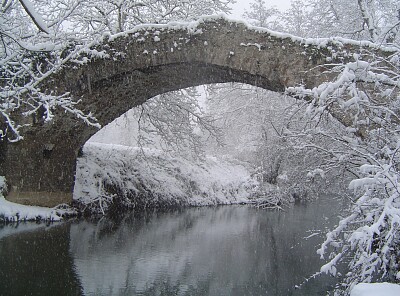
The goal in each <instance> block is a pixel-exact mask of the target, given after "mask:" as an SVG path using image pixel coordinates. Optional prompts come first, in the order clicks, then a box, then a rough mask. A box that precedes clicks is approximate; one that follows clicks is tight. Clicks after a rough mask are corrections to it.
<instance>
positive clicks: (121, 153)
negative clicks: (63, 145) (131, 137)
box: [74, 142, 255, 214]
mask: <svg viewBox="0 0 400 296" xmlns="http://www.w3.org/2000/svg"><path fill="white" fill-rule="evenodd" d="M249 175H250V174H249V172H248V171H247V170H246V169H245V168H244V167H243V166H241V165H232V164H230V163H228V162H226V161H222V160H218V159H216V158H214V157H206V159H205V160H204V161H202V162H193V161H188V160H186V159H184V158H181V157H178V156H175V157H172V156H171V155H169V154H167V153H165V152H162V151H160V150H155V149H150V148H138V147H127V146H121V145H112V144H100V143H93V142H89V143H87V144H86V145H85V147H84V149H83V156H82V157H81V158H79V159H78V163H77V173H76V182H75V189H74V200H75V202H76V204H77V205H78V206H79V207H81V208H82V209H84V210H87V211H89V212H92V213H93V212H94V213H101V214H104V213H106V212H108V211H110V210H118V209H120V208H121V207H122V208H146V207H171V206H179V205H189V206H203V205H219V204H235V203H236V204H237V203H247V202H248V201H249V198H250V196H251V193H252V189H253V188H254V187H255V184H254V182H253V181H251V180H250V178H249Z"/></svg>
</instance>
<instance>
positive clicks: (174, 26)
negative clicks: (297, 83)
mask: <svg viewBox="0 0 400 296" xmlns="http://www.w3.org/2000/svg"><path fill="white" fill-rule="evenodd" d="M215 21H226V22H228V23H230V24H231V25H234V26H235V25H236V26H238V25H244V26H245V28H246V29H247V30H249V31H254V32H257V33H267V34H268V35H269V37H270V38H271V37H274V38H278V39H282V40H285V39H289V40H290V41H292V42H296V43H300V44H302V45H303V46H304V47H308V46H309V45H314V46H317V47H319V48H328V49H330V50H331V51H332V54H337V53H335V52H334V51H333V50H332V47H331V46H332V45H335V46H338V47H340V48H343V47H345V45H355V46H360V47H367V48H374V49H379V50H381V51H388V52H392V51H397V49H396V48H395V47H388V46H382V45H381V44H375V43H373V42H370V41H356V40H352V39H346V38H342V37H330V38H302V37H298V36H294V35H291V34H288V33H281V32H277V31H273V30H270V29H267V28H264V27H256V26H253V25H250V24H249V23H247V22H246V21H244V20H242V19H234V18H231V17H228V16H227V15H226V14H224V13H221V14H216V15H206V16H200V17H199V18H198V19H197V20H196V21H190V22H185V21H181V22H177V21H174V22H169V23H167V24H141V25H138V26H136V27H135V28H133V29H131V30H127V31H125V32H122V33H117V34H115V35H112V36H107V39H108V40H109V41H113V40H114V39H117V38H120V37H122V38H124V37H126V36H129V35H131V36H133V37H134V38H138V37H139V36H140V33H143V34H144V35H145V36H146V35H148V34H149V31H153V32H154V31H156V32H158V33H159V32H162V31H177V30H186V32H187V33H188V34H189V35H192V36H194V35H201V34H203V31H202V28H200V26H201V25H202V24H205V23H209V22H215ZM138 33H139V34H138ZM137 41H144V40H143V37H140V38H138V39H137ZM154 41H155V42H157V41H159V38H154ZM241 45H242V46H249V45H254V46H256V47H258V46H260V47H259V48H261V45H259V44H245V43H242V44H241Z"/></svg>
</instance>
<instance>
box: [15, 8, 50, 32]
mask: <svg viewBox="0 0 400 296" xmlns="http://www.w3.org/2000/svg"><path fill="white" fill-rule="evenodd" d="M20 2H21V4H22V6H23V7H24V9H25V11H26V12H27V13H28V14H29V16H30V17H31V18H32V20H33V21H34V23H35V24H36V25H37V27H38V28H39V29H40V30H41V31H43V32H45V33H47V34H49V28H48V27H47V25H46V23H45V22H44V20H43V18H42V17H41V15H40V14H38V13H37V12H36V10H35V8H34V6H33V4H32V3H31V2H30V1H29V0H20Z"/></svg>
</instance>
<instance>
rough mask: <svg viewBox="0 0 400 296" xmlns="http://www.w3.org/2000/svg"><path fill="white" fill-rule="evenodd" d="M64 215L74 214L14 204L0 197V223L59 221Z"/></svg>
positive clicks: (57, 209)
mask: <svg viewBox="0 0 400 296" xmlns="http://www.w3.org/2000/svg"><path fill="white" fill-rule="evenodd" d="M65 214H75V212H74V211H72V210H68V209H60V208H58V207H55V208H45V207H34V206H25V205H20V204H16V203H13V202H10V201H8V200H6V199H5V198H4V197H3V196H2V195H0V221H1V220H4V221H13V222H16V221H29V220H46V221H60V220H62V219H63V218H62V217H63V215H65Z"/></svg>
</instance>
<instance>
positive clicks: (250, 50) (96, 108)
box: [0, 17, 357, 198]
mask: <svg viewBox="0 0 400 296" xmlns="http://www.w3.org/2000/svg"><path fill="white" fill-rule="evenodd" d="M324 42H325V43H326V44H325V45H324V46H321V43H318V42H316V41H314V43H313V42H311V41H310V40H305V39H301V38H297V37H293V36H289V35H282V34H278V33H274V32H270V31H268V30H264V29H260V28H251V27H248V26H247V25H245V24H244V23H240V22H233V21H229V20H227V19H225V18H223V17H209V18H203V19H201V20H199V21H197V22H194V23H189V24H180V23H175V24H169V25H151V26H140V27H138V28H136V29H135V30H133V31H130V32H127V33H122V34H119V35H117V36H108V37H107V36H106V37H105V38H104V40H103V41H102V42H101V43H99V44H97V45H95V46H93V47H92V48H91V49H90V50H88V51H86V53H84V54H82V55H81V56H80V58H79V63H72V62H71V63H70V64H69V65H68V66H67V67H65V68H64V69H63V70H62V71H60V72H59V73H57V74H55V75H53V76H52V77H50V78H49V79H48V80H47V81H46V82H45V84H44V85H43V87H42V88H43V89H47V90H48V91H53V92H54V91H56V92H58V93H65V92H69V93H70V94H71V95H72V96H73V97H74V98H77V99H78V98H79V99H80V103H79V105H78V107H79V108H80V109H82V110H84V111H86V112H87V111H90V112H92V113H93V114H94V115H95V116H96V118H97V119H98V121H99V123H100V124H101V125H102V126H104V125H106V124H108V123H109V122H111V121H113V120H114V119H115V118H117V117H119V116H120V115H121V114H123V113H125V112H126V111H128V110H129V109H131V108H133V107H135V106H138V105H140V104H142V103H143V102H145V101H146V100H147V99H149V98H151V97H154V96H156V95H158V94H162V93H165V92H168V91H172V90H177V89H181V88H186V87H190V86H197V85H202V84H209V83H222V82H242V83H247V84H250V85H255V86H258V87H262V88H265V89H268V90H272V91H277V92H282V91H283V90H284V89H285V87H287V86H295V85H296V84H298V83H300V82H301V83H303V84H305V85H306V86H307V87H312V86H313V85H317V84H319V83H320V82H321V81H323V79H326V77H324V75H321V73H322V71H323V70H325V68H324V67H323V65H324V64H325V63H326V60H327V59H332V58H333V57H334V58H335V59H339V60H343V59H345V58H346V57H347V56H348V51H349V50H353V49H357V46H354V45H349V44H347V45H343V44H339V43H335V42H330V43H329V42H327V40H325V41H324ZM327 45H329V46H327ZM96 131H97V129H96V128H94V127H92V126H89V125H86V124H85V123H84V122H83V121H82V120H78V119H76V118H75V117H74V116H73V115H71V114H66V113H63V112H58V114H57V116H56V117H55V119H54V120H53V121H52V122H50V123H44V122H36V123H34V124H33V125H32V126H30V127H29V129H28V130H27V131H26V132H25V139H24V140H23V141H20V142H18V143H15V144H7V145H4V146H5V147H4V148H2V153H3V154H4V157H3V159H2V160H0V164H1V168H0V175H5V176H6V178H7V180H8V182H9V184H10V189H11V191H10V194H11V195H14V196H22V197H23V196H32V195H39V196H41V197H43V198H44V197H45V196H49V197H51V196H54V194H60V193H65V194H66V195H67V196H71V195H72V189H73V185H74V174H75V165H76V158H77V157H78V156H79V153H80V149H81V147H83V145H84V143H85V142H86V141H87V140H88V139H89V138H90V136H91V135H93V134H94V133H95V132H96Z"/></svg>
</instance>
